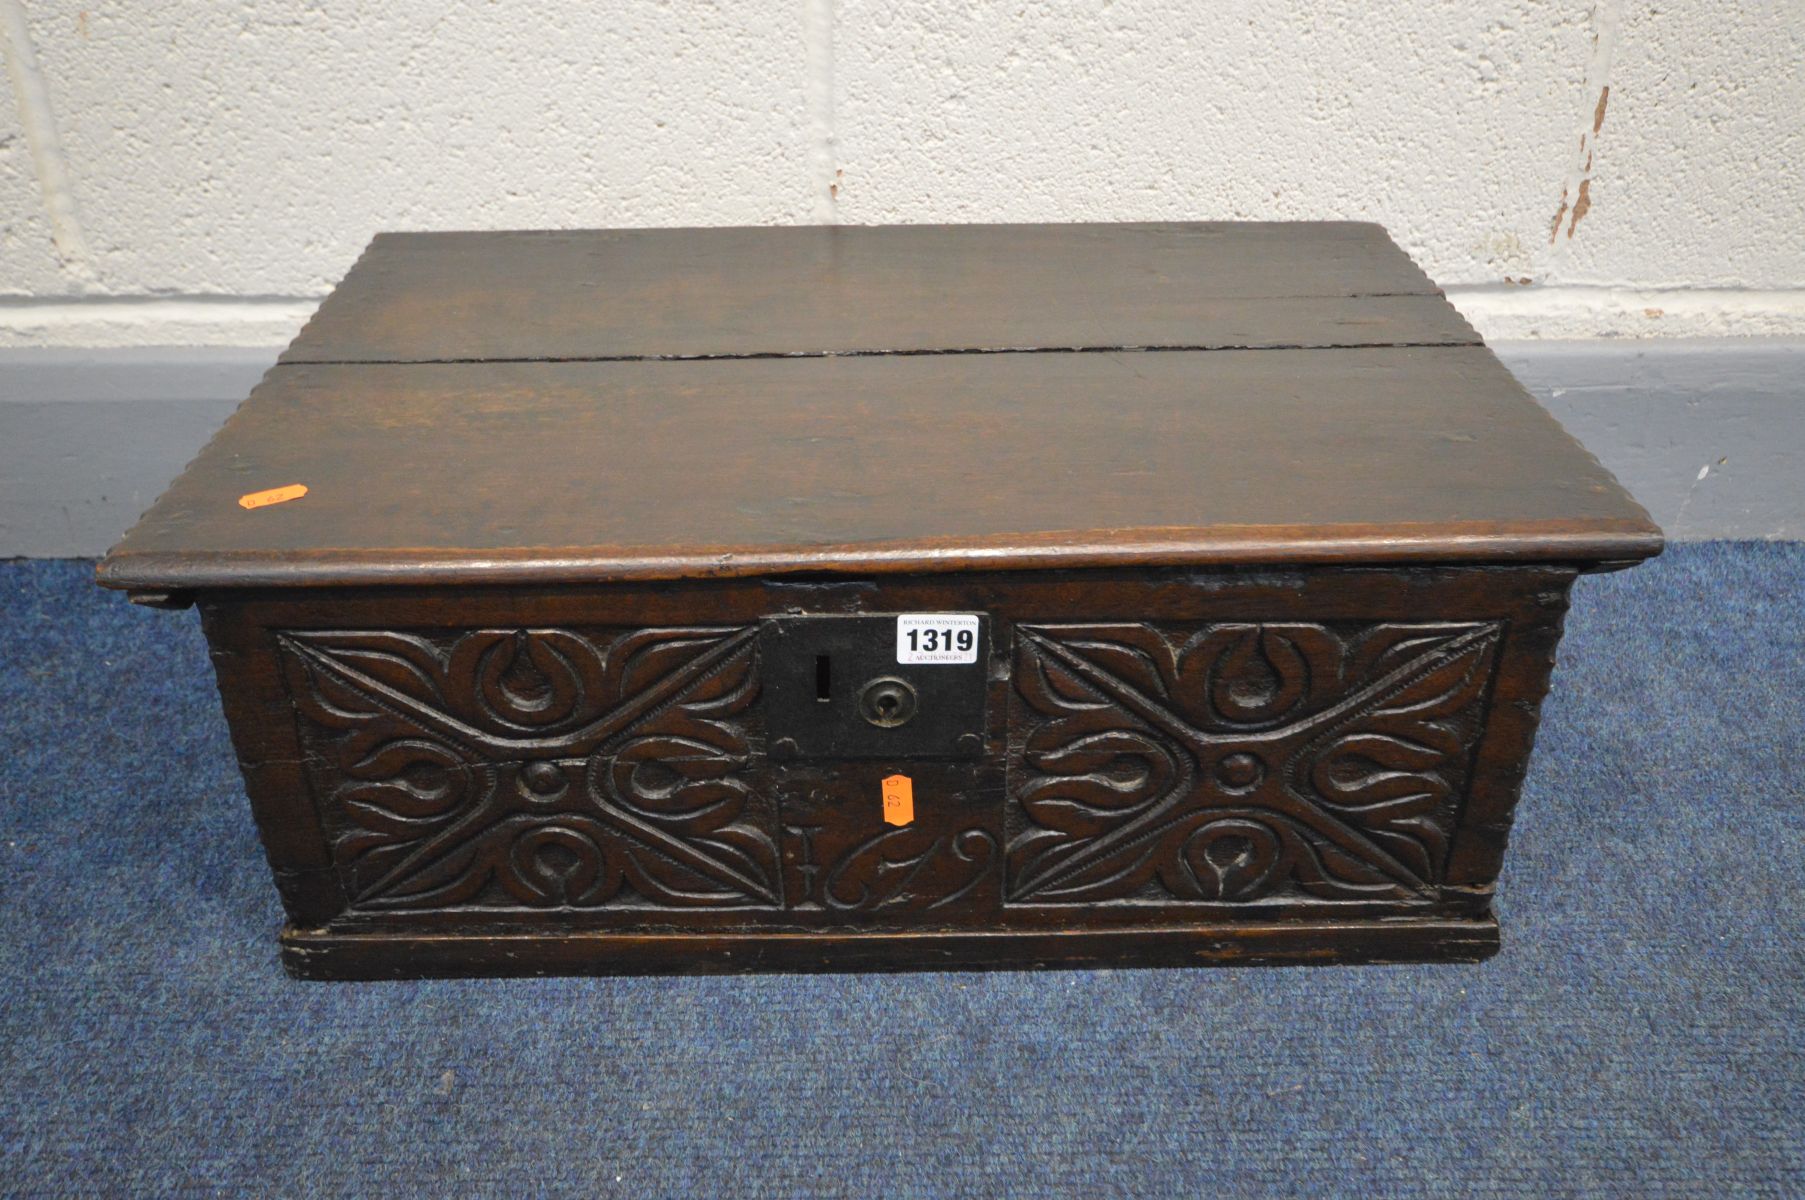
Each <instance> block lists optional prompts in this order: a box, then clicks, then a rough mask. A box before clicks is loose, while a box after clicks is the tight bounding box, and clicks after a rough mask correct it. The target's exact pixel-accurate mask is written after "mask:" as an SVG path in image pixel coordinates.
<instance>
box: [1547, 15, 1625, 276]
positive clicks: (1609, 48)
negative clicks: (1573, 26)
mask: <svg viewBox="0 0 1805 1200" xmlns="http://www.w3.org/2000/svg"><path fill="white" fill-rule="evenodd" d="M1625 2H1626V0H1600V2H1599V3H1598V4H1596V5H1594V6H1593V8H1592V56H1591V58H1590V59H1588V60H1587V62H1586V76H1585V85H1584V87H1585V91H1584V94H1585V95H1586V96H1587V97H1589V98H1591V97H1595V99H1594V100H1593V101H1592V104H1591V108H1590V109H1589V110H1588V111H1587V112H1586V113H1585V115H1584V116H1583V117H1582V118H1581V122H1580V130H1579V149H1578V151H1577V152H1575V154H1574V156H1573V160H1572V165H1571V166H1569V167H1568V169H1567V178H1566V180H1565V181H1564V182H1563V183H1562V185H1561V203H1560V207H1559V208H1557V209H1556V210H1555V212H1554V221H1553V222H1552V223H1551V224H1550V225H1549V226H1548V244H1549V245H1551V246H1554V247H1555V254H1556V256H1557V257H1558V256H1559V254H1560V246H1561V244H1562V242H1563V241H1571V240H1572V239H1573V231H1574V230H1575V229H1577V228H1579V222H1580V219H1581V218H1583V217H1584V216H1585V215H1586V214H1587V213H1588V212H1590V211H1591V209H1592V160H1593V149H1594V143H1595V142H1596V141H1597V138H1598V131H1599V130H1600V129H1601V128H1603V126H1604V112H1605V106H1606V105H1607V104H1609V103H1610V99H1611V65H1612V60H1613V59H1614V58H1615V57H1616V55H1617V39H1618V36H1619V35H1620V34H1621V33H1622V30H1623V8H1624V4H1625ZM1563 223H1564V224H1565V225H1566V227H1567V228H1566V235H1567V236H1566V238H1565V239H1563V238H1562V237H1561V226H1562V224H1563Z"/></svg>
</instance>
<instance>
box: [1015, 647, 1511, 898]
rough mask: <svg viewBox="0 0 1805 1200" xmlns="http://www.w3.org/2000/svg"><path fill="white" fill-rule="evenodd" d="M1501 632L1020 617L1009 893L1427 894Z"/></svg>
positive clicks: (1461, 788)
mask: <svg viewBox="0 0 1805 1200" xmlns="http://www.w3.org/2000/svg"><path fill="white" fill-rule="evenodd" d="M1502 632H1503V631H1502V626H1501V625H1500V624H1498V623H1493V622H1484V623H1461V624H1444V623H1423V624H1401V623H1382V624H1306V623H1292V624H1276V623H1274V624H1244V623H1220V624H1178V623H1171V624H1159V625H1153V624H1070V625H1068V624H1046V625H1036V626H1026V625H1023V626H1018V627H1017V629H1016V642H1015V645H1016V652H1015V661H1014V696H1013V698H1012V706H1013V707H1012V716H1011V724H1012V729H1011V735H1012V736H1011V742H1012V745H1013V747H1014V749H1013V751H1012V756H1011V762H1010V770H1009V794H1010V798H1009V813H1008V828H1009V833H1010V838H1009V845H1008V855H1007V870H1008V883H1007V889H1006V898H1007V901H1008V902H1009V903H1012V904H1063V903H1081V902H1082V903H1086V904H1093V905H1098V904H1100V905H1116V904H1145V903H1171V902H1183V901H1231V902H1234V901H1257V900H1263V899H1267V898H1271V897H1285V896H1291V897H1294V898H1308V899H1315V900H1389V901H1401V902H1415V901H1427V900H1431V899H1433V898H1434V895H1435V887H1436V885H1437V883H1438V882H1439V881H1440V879H1441V876H1442V871H1443V869H1444V864H1445V862H1446V858H1447V850H1448V844H1449V839H1450V838H1451V836H1452V834H1453V831H1454V828H1455V825H1456V823H1457V820H1458V816H1459V812H1458V809H1459V804H1460V801H1461V798H1462V796H1463V795H1464V792H1465V788H1466V783H1467V776H1468V773H1469V772H1470V770H1471V766H1472V758H1473V753H1474V748H1475V746H1476V744H1477V742H1478V738H1479V735H1480V731H1481V727H1482V724H1483V718H1484V709H1485V705H1486V701H1487V695H1488V688H1489V684H1490V681H1491V677H1492V673H1493V671H1494V668H1495V662H1496V658H1497V654H1498V649H1499V643H1500V640H1501V637H1502Z"/></svg>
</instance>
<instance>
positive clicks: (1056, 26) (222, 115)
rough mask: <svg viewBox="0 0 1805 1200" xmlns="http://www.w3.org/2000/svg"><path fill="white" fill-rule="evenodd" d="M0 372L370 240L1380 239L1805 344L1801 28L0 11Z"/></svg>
mask: <svg viewBox="0 0 1805 1200" xmlns="http://www.w3.org/2000/svg"><path fill="white" fill-rule="evenodd" d="M0 46H4V49H5V54H6V68H7V73H8V76H9V82H10V85H11V86H10V87H8V88H6V89H5V90H4V91H0V345H11V346H40V347H42V346H65V347H66V346H132V345H158V344H195V343H200V344H211V345H238V346H274V345H279V344H280V343H281V342H282V341H284V340H285V339H286V338H287V336H288V335H289V334H290V333H291V332H292V331H293V329H294V328H295V327H296V326H298V324H299V323H300V321H301V320H302V319H304V317H305V315H306V314H307V312H308V311H309V310H310V309H311V307H312V305H313V303H314V302H316V301H317V299H318V297H319V296H321V295H322V294H323V293H324V292H325V291H326V290H327V289H328V288H329V287H330V286H331V284H332V283H333V281H334V280H336V279H337V278H338V276H339V275H340V274H341V273H342V272H343V271H344V270H345V268H346V267H347V266H348V265H349V263H350V262H351V261H352V259H353V258H354V257H355V256H356V254H357V252H358V251H359V249H360V248H361V247H362V245H363V243H364V242H365V241H366V240H367V239H368V237H369V235H370V234H371V233H372V232H374V231H376V230H378V229H384V228H402V227H406V228H496V227H531V226H600V225H688V224H695V225H712V224H738V223H760V222H846V223H875V222H886V221H979V220H1002V221H1027V220H1081V219H1083V220H1109V219H1148V218H1152V219H1159V218H1173V219H1208V218H1295V219H1306V218H1316V217H1338V218H1358V219H1369V220H1378V221H1382V222H1384V223H1385V224H1386V225H1388V226H1389V227H1390V228H1391V229H1392V231H1393V233H1394V236H1396V237H1397V238H1398V240H1399V241H1400V242H1402V243H1403V244H1404V245H1405V246H1406V247H1407V248H1409V249H1410V250H1411V251H1412V252H1413V253H1414V254H1416V255H1417V256H1418V257H1419V258H1420V259H1421V261H1422V262H1423V263H1424V265H1425V266H1426V267H1427V268H1428V270H1429V271H1430V273H1431V274H1432V275H1433V276H1434V277H1435V278H1436V279H1437V280H1438V281H1440V282H1441V283H1443V284H1444V285H1445V286H1447V287H1448V288H1449V291H1450V294H1451V295H1452V296H1453V297H1454V299H1455V301H1456V303H1458V304H1459V305H1461V307H1462V308H1463V309H1464V310H1465V311H1467V312H1468V314H1469V315H1470V316H1471V317H1472V318H1473V319H1474V321H1475V322H1476V323H1477V324H1478V325H1479V326H1480V327H1481V329H1482V330H1483V331H1484V332H1486V333H1487V334H1488V335H1490V336H1493V337H1507V338H1509V337H1592V336H1637V337H1642V336H1674V335H1680V336H1690V335H1701V334H1711V335H1733V336H1734V335H1750V334H1792V335H1797V334H1801V333H1805V220H1801V213H1802V212H1805V169H1802V167H1801V164H1802V163H1805V72H1802V71H1800V70H1799V69H1798V64H1799V63H1800V61H1801V60H1802V59H1805V3H1801V0H1743V2H1732V0H1696V2H1689V3H1684V4H1680V3H1672V2H1671V0H1597V2H1596V3H1591V2H1588V0H1498V2H1496V3H1491V4H1485V5H1479V4H1472V3H1467V2H1465V0H1404V2H1403V3H1398V4H1389V5H1380V4H1367V3H1357V2H1355V0H1221V2H1218V3H1209V4H1200V3H1196V2H1195V0H1062V2H1060V3H1057V4H1045V3H1031V2H1024V0H1014V2H1012V3H1007V4H1001V3H989V2H974V0H914V2H900V0H780V2H775V3H774V2H772V0H721V2H719V3H712V4H711V3H705V2H703V0H693V2H691V0H669V2H655V0H631V2H628V3H619V4H607V5H578V4H568V3H550V2H544V0H530V2H519V0H508V2H489V0H439V2H437V3H433V4H421V3H409V2H401V3H396V2H394V0H390V2H388V3H375V2H374V0H343V2H335V3H331V4H322V3H304V2H302V0H267V2H265V0H258V2H255V3H252V2H251V0H242V2H232V3H217V4H216V3H199V2H197V0H130V2H114V0H66V2H64V0H0Z"/></svg>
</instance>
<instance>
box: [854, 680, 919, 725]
mask: <svg viewBox="0 0 1805 1200" xmlns="http://www.w3.org/2000/svg"><path fill="white" fill-rule="evenodd" d="M915 704H916V698H915V689H914V688H912V687H910V686H909V685H908V684H907V683H905V682H904V681H902V680H900V679H888V678H886V679H873V680H872V681H871V682H870V683H868V684H866V685H865V690H864V691H862V692H860V693H859V712H860V714H861V715H863V716H864V718H865V719H866V720H867V721H869V722H871V723H872V724H873V725H876V726H878V727H879V728H880V729H894V728H895V727H896V726H898V725H904V724H907V723H908V721H909V718H910V717H913V716H914V715H915Z"/></svg>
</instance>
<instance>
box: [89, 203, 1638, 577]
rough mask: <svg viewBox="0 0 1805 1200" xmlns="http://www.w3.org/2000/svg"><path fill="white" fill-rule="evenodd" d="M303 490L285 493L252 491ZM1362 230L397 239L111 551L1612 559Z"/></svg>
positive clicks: (863, 565)
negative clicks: (293, 495) (244, 500)
mask: <svg viewBox="0 0 1805 1200" xmlns="http://www.w3.org/2000/svg"><path fill="white" fill-rule="evenodd" d="M290 485H304V486H305V487H306V489H307V492H306V494H305V495H304V496H301V497H300V498H298V499H292V500H289V501H287V502H283V503H277V504H270V505H265V506H263V507H255V508H246V507H244V506H242V505H241V504H240V503H239V500H240V498H241V497H243V496H244V495H246V494H249V493H254V492H260V491H267V490H269V489H275V488H283V487H288V486H290ZM1660 544H1661V543H1660V533H1659V530H1658V529H1656V527H1655V526H1654V525H1653V523H1652V522H1651V521H1650V520H1649V519H1648V516H1647V514H1646V513H1645V512H1643V511H1642V509H1641V508H1640V507H1639V506H1637V505H1636V503H1635V502H1634V501H1633V500H1631V499H1630V498H1629V496H1628V495H1627V494H1625V493H1624V492H1623V490H1622V488H1621V487H1619V486H1618V484H1617V483H1616V481H1615V480H1614V479H1612V478H1611V476H1610V474H1609V473H1608V472H1606V471H1605V470H1604V469H1603V468H1602V467H1600V466H1599V465H1598V463H1597V462H1596V461H1595V460H1594V459H1593V458H1592V457H1591V456H1590V455H1589V454H1587V453H1586V452H1585V450H1584V449H1583V448H1582V447H1580V446H1579V445H1578V444H1577V443H1576V442H1575V441H1574V440H1573V439H1572V438H1571V437H1569V436H1568V435H1567V434H1566V433H1565V432H1564V431H1563V430H1562V429H1561V428H1560V426H1559V425H1558V424H1557V423H1556V422H1555V421H1554V420H1553V419H1552V418H1551V417H1550V416H1548V414H1547V413H1546V412H1545V411H1543V410H1542V409H1541V408H1540V407H1539V406H1538V405H1537V404H1536V403H1535V402H1534V401H1533V400H1532V399H1531V398H1530V397H1529V396H1528V395H1527V393H1525V392H1524V391H1523V389H1522V388H1521V387H1520V386H1518V385H1517V383H1516V381H1515V380H1514V379H1512V378H1511V376H1510V375H1509V373H1508V372H1506V371H1505V370H1504V368H1503V367H1502V366H1501V365H1500V364H1499V363H1498V362H1497V360H1496V359H1495V358H1494V357H1493V356H1492V355H1491V353H1490V352H1489V351H1488V350H1486V349H1485V348H1484V346H1483V345H1481V344H1480V343H1479V341H1478V339H1477V337H1476V335H1474V334H1473V333H1472V331H1471V329H1470V328H1468V327H1467V326H1466V324H1465V322H1464V321H1462V320H1461V319H1460V317H1459V315H1458V314H1457V313H1455V312H1454V310H1453V308H1452V307H1451V306H1449V305H1448V304H1447V302H1446V300H1444V299H1443V298H1442V297H1441V296H1440V295H1439V294H1438V293H1436V292H1435V291H1434V289H1433V286H1432V285H1430V284H1429V282H1428V280H1427V279H1426V278H1424V277H1423V275H1422V273H1421V272H1420V271H1418V270H1417V268H1416V267H1415V266H1414V265H1412V264H1411V263H1410V262H1409V260H1408V259H1407V258H1406V257H1405V256H1404V255H1403V254H1402V252H1401V251H1399V250H1398V249H1397V248H1396V247H1395V246H1393V245H1392V244H1391V242H1390V240H1389V239H1388V238H1386V237H1385V235H1384V233H1383V231H1381V230H1379V229H1378V228H1377V227H1376V226H1369V225H1253V226H1236V225H1195V226H1192V225H1164V226H1145V225H1143V226H989V227H956V226H955V227H916V228H884V229H857V228H841V229H800V230H745V229H725V230H664V231H636V232H594V233H540V234H509V233H496V234H407V235H384V236H382V237H379V238H378V239H377V240H376V241H375V242H374V243H373V244H372V246H371V248H370V250H369V251H368V252H367V253H366V255H365V256H364V258H363V259H362V260H361V261H360V262H359V264H358V265H357V267H356V268H355V269H354V270H353V271H352V273H351V275H350V276H349V277H348V278H347V280H346V281H345V283H344V284H343V285H342V286H341V287H340V288H339V289H338V290H337V291H336V292H335V293H334V294H333V296H332V297H330V298H329V299H328V300H327V301H326V302H325V303H324V304H323V305H322V307H321V310H320V313H319V314H318V315H317V316H316V318H315V319H314V321H313V322H312V323H310V325H309V326H308V328H307V329H306V330H305V331H304V332H303V333H302V334H301V336H300V337H299V338H297V339H296V341H295V343H294V345H293V346H292V347H291V348H290V349H289V351H288V353H287V354H285V355H284V356H283V359H282V362H281V364H280V365H278V366H277V367H276V368H274V369H273V370H272V371H271V372H270V374H269V375H268V376H267V377H266V378H265V380H264V382H263V383H262V384H260V385H259V387H258V388H257V389H256V391H255V392H254V393H253V394H252V396H251V398H250V400H249V401H247V402H246V404H245V405H244V406H243V407H242V408H241V409H240V410H239V412H238V413H237V414H235V415H234V416H233V418H232V419H231V420H230V421H228V422H227V424H226V426H225V427H224V428H223V429H222V430H221V431H220V433H219V435H218V436H217V437H215V438H214V440H213V442H212V443H211V444H210V445H209V446H208V447H207V448H206V449H205V450H204V451H203V452H202V454H201V455H200V457H199V458H197V459H196V460H195V462H194V463H193V464H192V465H191V466H190V467H189V469H188V470H187V471H186V472H184V474H183V475H182V476H181V478H179V479H178V480H177V481H176V482H175V483H174V484H173V485H172V486H171V488H170V489H169V491H168V492H167V493H166V494H165V495H164V496H163V497H162V498H161V499H160V500H159V501H158V502H157V504H156V505H155V506H154V507H153V508H152V509H151V511H150V512H149V513H148V514H146V516H145V518H144V519H143V520H142V521H141V522H140V523H139V525H138V526H137V527H136V528H135V529H134V530H133V531H132V532H131V533H130V534H129V535H127V537H126V539H125V540H124V541H123V542H122V543H121V544H120V545H119V546H118V547H116V548H115V549H114V551H113V552H112V554H110V555H109V556H108V557H107V559H106V560H105V561H104V562H103V563H102V565H101V569H100V576H101V581H102V582H103V583H107V584H109V585H112V586H117V587H127V588H134V589H144V590H168V589H209V588H225V587H242V586H259V585H285V586H327V585H339V584H406V583H423V582H435V581H445V582H462V583H477V584H484V583H497V584H499V583H523V582H531V583H557V582H576V581H606V580H618V579H629V578H639V579H645V578H684V577H707V576H720V575H746V574H762V573H784V572H798V571H809V572H823V571H824V572H841V573H851V574H864V573H871V572H878V571H899V570H915V571H946V570H971V569H980V568H998V569H1005V568H1008V569H1013V568H1031V567H1091V566H1108V565H1127V564H1167V565H1186V564H1220V563H1269V564H1282V563H1305V562H1310V563H1316V562H1448V561H1501V560H1564V561H1577V562H1599V561H1606V560H1612V561H1621V560H1627V559H1634V558H1640V557H1645V556H1646V555H1648V554H1652V553H1655V552H1657V551H1658V550H1659V548H1660Z"/></svg>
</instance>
